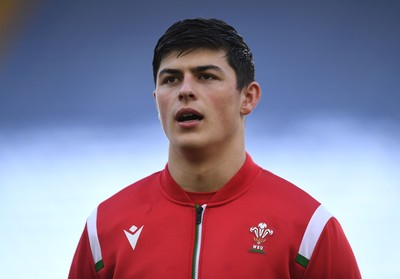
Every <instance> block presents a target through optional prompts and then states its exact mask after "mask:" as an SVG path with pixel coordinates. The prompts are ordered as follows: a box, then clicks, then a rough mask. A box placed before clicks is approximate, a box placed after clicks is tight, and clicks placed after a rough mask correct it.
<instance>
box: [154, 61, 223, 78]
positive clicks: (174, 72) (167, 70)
mask: <svg viewBox="0 0 400 279" xmlns="http://www.w3.org/2000/svg"><path fill="white" fill-rule="evenodd" d="M208 70H214V71H218V72H221V73H222V72H223V71H222V69H221V68H220V67H218V66H216V65H212V64H211V65H204V66H197V67H194V68H192V69H190V71H191V72H192V73H201V72H204V71H208ZM163 74H172V75H179V74H182V71H181V70H177V69H172V68H165V69H162V70H161V71H160V72H159V73H158V77H160V76H161V75H163Z"/></svg>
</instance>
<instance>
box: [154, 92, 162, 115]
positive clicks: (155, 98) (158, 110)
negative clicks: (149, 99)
mask: <svg viewBox="0 0 400 279" xmlns="http://www.w3.org/2000/svg"><path fill="white" fill-rule="evenodd" d="M153 98H154V101H155V102H156V107H157V113H158V119H159V120H161V115H160V109H159V107H158V103H157V97H156V91H155V90H154V91H153Z"/></svg>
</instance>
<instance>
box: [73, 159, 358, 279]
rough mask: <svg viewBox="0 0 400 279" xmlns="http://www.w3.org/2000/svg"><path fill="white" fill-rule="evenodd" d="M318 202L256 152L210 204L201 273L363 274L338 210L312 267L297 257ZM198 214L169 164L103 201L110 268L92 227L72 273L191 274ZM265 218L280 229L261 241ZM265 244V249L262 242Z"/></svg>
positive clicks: (101, 226)
mask: <svg viewBox="0 0 400 279" xmlns="http://www.w3.org/2000/svg"><path fill="white" fill-rule="evenodd" d="M318 206H319V203H318V202H317V201H316V200H315V199H313V198H312V197H310V196H309V195H308V194H307V193H305V192H304V191H302V190H301V189H299V188H297V187H296V186H294V185H293V184H291V183H289V182H287V181H285V180H283V179H282V178H279V177H277V176H275V175H273V174H272V173H270V172H268V171H265V170H263V169H261V168H260V167H258V166H257V165H256V164H254V163H253V161H252V160H251V158H250V157H249V156H248V157H247V160H246V162H245V164H244V166H243V167H242V168H241V169H240V170H239V172H238V173H237V174H236V175H235V176H234V177H233V178H232V179H231V180H230V181H229V182H228V183H227V184H226V185H225V186H224V187H223V188H222V189H221V190H220V191H219V192H217V193H216V194H215V195H213V196H212V197H211V199H210V200H209V202H208V204H207V206H206V209H205V211H204V217H203V221H202V242H201V247H200V262H199V278H203V279H204V278H206V279H212V278H218V279H220V278H232V279H234V278H279V279H284V278H307V279H317V278H318V279H320V278H324V279H325V278H346V279H352V278H361V276H360V273H359V271H358V267H357V263H356V261H355V258H354V255H353V253H352V251H351V248H350V246H349V244H348V242H347V240H346V237H345V235H344V233H343V231H342V229H341V227H340V225H339V224H338V222H337V221H336V220H335V219H333V218H331V220H330V221H329V222H328V224H327V225H326V227H325V229H324V231H323V233H322V235H321V238H320V239H319V241H318V243H317V246H316V248H315V250H314V253H313V255H312V258H311V259H310V262H309V264H308V266H307V268H304V267H302V266H300V265H299V264H298V263H296V262H295V259H296V256H297V254H298V250H299V246H300V243H301V240H302V237H303V234H304V232H305V229H306V227H307V224H308V222H309V220H310V218H311V216H312V214H313V213H314V211H315V209H316V208H317V207H318ZM195 220H196V212H195V208H194V204H193V201H192V199H191V198H190V196H189V195H188V194H187V193H186V192H184V191H183V190H182V189H181V188H180V187H179V186H178V185H177V184H176V183H175V181H173V179H172V177H171V176H170V174H169V172H168V167H166V169H165V170H164V171H162V172H159V173H155V174H153V175H151V176H149V177H147V178H145V179H143V180H141V181H138V182H137V183H135V184H133V185H131V186H129V187H127V188H125V189H124V190H122V191H121V192H119V193H117V194H116V195H114V196H113V197H111V198H109V199H108V200H106V201H104V202H103V203H101V204H100V205H99V207H98V220H97V224H98V225H97V230H98V237H99V241H100V245H101V250H102V254H103V262H104V268H103V269H101V270H100V271H98V272H97V273H96V272H95V271H94V268H93V266H94V263H93V260H92V256H91V252H90V247H89V244H88V238H87V236H86V235H87V231H86V229H85V231H84V232H83V236H82V239H81V241H80V243H79V245H78V248H77V252H76V255H75V257H74V259H73V263H72V266H71V271H70V276H69V278H70V279H76V278H85V279H90V278H141V279H143V278H185V279H186V278H191V274H192V259H193V253H194V245H195ZM260 223H264V224H266V225H267V228H268V229H271V230H272V231H273V233H271V234H269V235H267V236H266V237H265V238H264V239H263V240H265V241H264V242H262V243H261V244H260V245H258V244H257V243H256V241H255V240H254V238H255V233H254V231H251V228H253V227H257V226H258V225H259V224H260ZM132 225H135V226H136V227H137V228H140V227H142V226H143V230H142V232H141V235H140V237H139V240H138V241H137V245H136V247H135V250H133V249H132V247H131V246H130V244H129V242H128V240H127V237H126V235H125V232H124V230H129V229H130V228H131V226H132ZM257 245H258V247H260V246H262V250H258V249H255V248H254V247H257ZM96 276H97V277H96Z"/></svg>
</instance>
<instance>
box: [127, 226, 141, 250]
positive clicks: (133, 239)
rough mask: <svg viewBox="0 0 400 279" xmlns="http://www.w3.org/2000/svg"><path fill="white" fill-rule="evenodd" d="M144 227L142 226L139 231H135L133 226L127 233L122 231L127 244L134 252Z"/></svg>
mask: <svg viewBox="0 0 400 279" xmlns="http://www.w3.org/2000/svg"><path fill="white" fill-rule="evenodd" d="M143 227H144V226H142V227H141V228H140V229H137V227H136V226H135V225H133V226H132V227H131V228H130V229H129V231H126V230H124V232H125V235H126V237H127V238H128V241H129V243H130V244H131V246H132V249H133V250H135V247H136V243H137V241H138V239H139V236H140V234H141V232H142V229H143Z"/></svg>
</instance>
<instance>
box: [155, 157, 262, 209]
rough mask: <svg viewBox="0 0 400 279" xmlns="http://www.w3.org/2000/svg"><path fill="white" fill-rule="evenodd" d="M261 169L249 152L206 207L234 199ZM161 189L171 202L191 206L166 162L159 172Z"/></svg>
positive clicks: (248, 186) (247, 187) (242, 192)
mask: <svg viewBox="0 0 400 279" xmlns="http://www.w3.org/2000/svg"><path fill="white" fill-rule="evenodd" d="M261 172H262V169H261V168H260V167H259V166H258V165H256V164H255V163H254V162H253V160H252V158H251V157H250V155H249V154H247V153H246V160H245V162H244V164H243V166H242V167H241V168H240V169H239V171H238V172H237V173H236V174H235V175H234V176H233V177H232V178H231V179H230V180H229V181H228V182H227V183H226V184H225V185H224V186H223V187H222V188H221V189H220V190H219V191H218V192H217V193H216V194H215V195H214V196H213V197H212V199H211V200H210V202H209V203H208V204H207V207H210V206H218V205H223V204H225V203H228V202H231V201H232V200H235V199H236V198H238V197H239V196H241V195H242V194H244V193H245V192H246V191H247V190H248V189H249V188H250V186H251V185H252V182H253V181H254V180H255V179H256V178H257V177H258V176H259V175H260V174H261ZM160 180H161V190H162V192H163V194H164V195H165V196H166V197H167V198H168V199H169V200H170V201H172V202H174V203H178V204H182V205H187V206H193V202H192V200H191V199H190V197H189V195H188V194H187V193H186V192H185V191H184V190H183V189H182V188H181V187H180V186H179V185H178V184H177V183H176V182H175V180H174V179H173V178H172V176H171V174H170V172H169V170H168V164H167V165H166V167H165V169H164V170H163V171H162V172H161V177H160Z"/></svg>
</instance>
